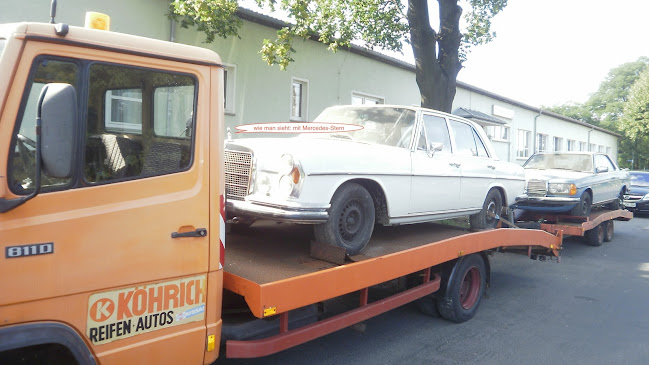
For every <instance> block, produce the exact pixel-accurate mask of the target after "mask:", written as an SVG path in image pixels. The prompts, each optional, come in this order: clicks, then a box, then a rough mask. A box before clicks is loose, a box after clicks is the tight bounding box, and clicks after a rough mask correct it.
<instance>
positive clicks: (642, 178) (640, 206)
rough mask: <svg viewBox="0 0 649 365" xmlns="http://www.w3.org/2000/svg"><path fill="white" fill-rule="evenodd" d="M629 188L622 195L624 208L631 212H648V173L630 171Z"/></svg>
mask: <svg viewBox="0 0 649 365" xmlns="http://www.w3.org/2000/svg"><path fill="white" fill-rule="evenodd" d="M629 176H630V177H631V186H630V187H629V189H628V190H627V191H626V194H624V207H625V208H626V209H628V210H630V211H632V212H638V213H643V212H644V213H648V212H649V172H646V171H630V172H629Z"/></svg>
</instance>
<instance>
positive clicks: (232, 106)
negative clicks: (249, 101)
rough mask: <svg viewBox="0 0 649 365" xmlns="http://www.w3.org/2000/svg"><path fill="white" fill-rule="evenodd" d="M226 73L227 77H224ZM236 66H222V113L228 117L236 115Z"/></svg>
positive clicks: (225, 64) (226, 64) (227, 64)
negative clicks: (223, 90) (223, 89)
mask: <svg viewBox="0 0 649 365" xmlns="http://www.w3.org/2000/svg"><path fill="white" fill-rule="evenodd" d="M226 73H227V77H226ZM236 85H237V65H233V64H229V63H224V64H223V87H224V88H225V92H224V94H223V111H224V112H225V114H228V115H235V114H236V99H235V98H236V95H237V93H236V91H237V86H236Z"/></svg>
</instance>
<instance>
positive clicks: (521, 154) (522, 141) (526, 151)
mask: <svg viewBox="0 0 649 365" xmlns="http://www.w3.org/2000/svg"><path fill="white" fill-rule="evenodd" d="M521 134H523V138H521ZM531 137H532V132H530V131H528V130H525V129H519V130H518V135H517V141H516V158H517V159H527V158H528V157H530V148H531V146H530V144H531V142H532V141H531Z"/></svg>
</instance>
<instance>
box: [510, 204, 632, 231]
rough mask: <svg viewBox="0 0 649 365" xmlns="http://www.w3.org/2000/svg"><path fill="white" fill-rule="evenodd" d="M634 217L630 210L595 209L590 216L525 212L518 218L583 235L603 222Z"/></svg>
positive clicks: (555, 229) (542, 226)
mask: <svg viewBox="0 0 649 365" xmlns="http://www.w3.org/2000/svg"><path fill="white" fill-rule="evenodd" d="M632 218H633V213H632V212H630V211H628V210H623V209H619V210H604V209H601V210H594V211H592V213H591V215H590V216H589V217H588V218H582V217H574V216H569V215H556V214H540V213H532V212H524V213H522V215H520V216H519V218H518V220H522V221H536V222H540V229H542V230H544V231H547V232H550V233H555V234H556V233H558V232H563V234H564V235H569V236H583V235H584V234H585V233H586V231H589V230H591V229H593V228H595V227H597V226H598V225H600V224H601V223H603V222H605V221H609V220H617V221H628V220H631V219H632Z"/></svg>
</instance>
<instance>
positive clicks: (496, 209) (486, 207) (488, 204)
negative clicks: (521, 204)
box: [469, 189, 503, 229]
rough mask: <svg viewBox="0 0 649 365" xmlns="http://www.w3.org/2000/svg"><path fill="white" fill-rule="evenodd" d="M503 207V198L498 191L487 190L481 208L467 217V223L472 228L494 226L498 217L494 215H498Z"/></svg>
mask: <svg viewBox="0 0 649 365" xmlns="http://www.w3.org/2000/svg"><path fill="white" fill-rule="evenodd" d="M502 209H503V198H502V196H500V192H499V191H498V190H496V189H491V190H489V193H488V194H487V198H485V201H484V204H482V210H481V211H480V213H476V214H474V215H472V216H470V217H469V224H470V225H471V228H473V229H485V228H496V226H497V225H498V219H497V218H496V217H495V216H496V215H500V213H501V211H502Z"/></svg>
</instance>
